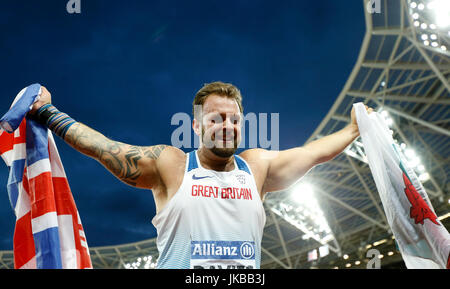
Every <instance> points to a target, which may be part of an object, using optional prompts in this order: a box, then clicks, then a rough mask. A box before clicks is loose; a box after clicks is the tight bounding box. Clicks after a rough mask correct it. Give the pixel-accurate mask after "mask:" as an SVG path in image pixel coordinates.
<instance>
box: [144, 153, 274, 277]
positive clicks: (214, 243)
mask: <svg viewBox="0 0 450 289" xmlns="http://www.w3.org/2000/svg"><path fill="white" fill-rule="evenodd" d="M234 159H235V161H234V166H235V169H234V170H233V171H230V172H217V171H214V170H208V169H205V168H203V167H202V166H201V164H200V161H199V159H198V156H197V151H192V152H190V153H189V154H188V155H187V158H186V170H185V173H184V177H183V182H182V184H181V186H180V188H179V189H178V191H177V192H176V193H175V195H174V196H173V197H172V199H171V200H170V201H169V202H168V203H167V205H166V206H165V207H164V208H163V209H162V210H161V212H159V213H158V214H157V215H156V216H155V217H154V218H153V220H152V223H153V225H154V226H155V227H156V229H157V233H158V237H157V247H158V251H159V259H158V262H157V268H166V269H167V268H170V269H189V268H193V269H195V268H198V269H202V268H204V269H212V268H217V269H228V268H249V269H259V268H260V263H261V239H262V236H263V230H264V225H265V222H266V214H265V211H264V207H263V204H262V201H261V198H260V196H259V192H258V190H257V187H256V183H255V179H254V177H253V175H252V173H251V170H250V167H249V166H248V164H247V163H246V162H245V161H244V160H243V159H242V158H240V157H239V156H237V155H235V156H234Z"/></svg>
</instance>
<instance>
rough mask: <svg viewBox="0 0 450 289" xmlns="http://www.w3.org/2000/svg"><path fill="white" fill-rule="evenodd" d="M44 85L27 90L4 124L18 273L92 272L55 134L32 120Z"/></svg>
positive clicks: (1, 142) (0, 147) (1, 143)
mask: <svg viewBox="0 0 450 289" xmlns="http://www.w3.org/2000/svg"><path fill="white" fill-rule="evenodd" d="M40 91H41V86H40V85H39V84H33V85H30V86H28V87H26V88H24V89H23V90H22V91H21V92H20V93H19V94H18V95H17V97H16V98H15V99H14V102H13V104H12V105H11V108H10V109H9V111H8V112H7V113H6V114H5V115H4V116H3V117H2V118H1V119H0V126H1V128H2V129H0V154H1V156H2V158H3V160H4V161H5V163H6V165H7V166H8V168H9V178H8V184H7V190H8V194H9V200H10V202H11V206H12V208H13V210H14V212H15V215H16V226H15V230H14V239H13V247H14V268H16V269H18V268H19V269H20V268H23V269H32V268H36V269H85V268H92V263H91V259H90V255H89V248H88V245H87V241H86V236H85V234H84V230H83V226H82V224H81V220H80V216H79V214H78V210H77V208H76V205H75V201H74V199H73V197H72V193H71V191H70V187H69V183H68V181H67V178H66V174H65V172H64V168H63V165H62V162H61V159H60V157H59V154H58V151H57V149H56V145H55V141H54V139H53V135H52V133H51V131H50V130H48V129H47V128H46V127H45V126H43V125H41V124H39V123H38V122H36V121H35V120H33V119H30V118H28V117H26V116H27V113H28V111H30V109H31V106H32V105H33V103H34V102H35V101H37V100H38V98H39V94H40Z"/></svg>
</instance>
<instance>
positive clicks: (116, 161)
mask: <svg viewBox="0 0 450 289" xmlns="http://www.w3.org/2000/svg"><path fill="white" fill-rule="evenodd" d="M50 103H51V94H50V92H48V90H47V89H46V88H45V87H42V94H41V96H40V99H39V101H38V102H36V103H35V104H34V105H33V108H32V110H31V111H30V114H31V115H32V116H34V117H35V118H36V119H37V120H38V121H40V122H42V123H43V124H45V125H47V126H48V127H49V128H50V129H51V130H52V131H53V132H54V133H55V134H57V135H58V136H60V137H61V138H63V139H64V141H65V142H66V143H68V144H69V145H70V146H72V147H73V148H74V149H75V150H77V151H79V152H81V153H83V154H85V155H87V156H89V157H91V158H94V159H95V160H97V161H99V162H100V163H101V164H102V165H103V166H104V167H105V168H106V169H108V170H109V171H110V172H111V173H112V174H113V175H114V176H116V177H117V178H118V179H120V180H121V181H123V182H125V183H127V184H129V185H131V186H134V187H138V188H146V189H152V188H154V187H157V186H159V185H160V184H161V182H162V181H161V177H160V175H159V172H158V169H157V167H158V166H157V160H158V158H159V156H160V154H161V153H162V152H163V151H164V149H165V148H167V146H166V145H155V146H145V147H144V146H133V145H129V144H125V143H121V142H118V141H113V140H111V139H109V138H107V137H105V136H104V135H103V134H101V133H99V132H97V131H95V130H93V129H92V128H89V127H88V126H86V125H84V124H82V123H79V122H76V121H75V120H73V119H72V118H70V117H69V116H68V115H67V114H64V113H61V112H60V111H58V110H57V109H56V108H55V107H54V106H52V105H51V104H50Z"/></svg>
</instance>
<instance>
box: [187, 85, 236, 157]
mask: <svg viewBox="0 0 450 289" xmlns="http://www.w3.org/2000/svg"><path fill="white" fill-rule="evenodd" d="M202 113H203V114H202V124H201V126H199V125H200V123H198V122H197V120H194V130H196V133H197V135H199V133H200V131H201V140H202V144H203V146H205V147H206V148H207V149H210V150H211V151H212V152H213V153H214V154H215V155H217V156H219V157H230V156H232V155H233V154H234V153H235V152H236V150H237V147H238V146H239V143H240V142H241V121H242V115H241V112H240V110H239V106H238V104H237V102H236V101H235V100H234V99H232V98H228V97H225V96H219V95H214V94H213V95H210V96H208V97H207V98H206V101H205V103H204V104H203V107H202Z"/></svg>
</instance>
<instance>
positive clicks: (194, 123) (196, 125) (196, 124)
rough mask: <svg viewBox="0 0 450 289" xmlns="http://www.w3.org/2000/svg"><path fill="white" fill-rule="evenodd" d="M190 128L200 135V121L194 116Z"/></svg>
mask: <svg viewBox="0 0 450 289" xmlns="http://www.w3.org/2000/svg"><path fill="white" fill-rule="evenodd" d="M192 129H193V130H194V132H195V134H196V135H198V136H199V137H200V136H201V135H202V132H201V125H200V122H199V121H198V120H197V119H196V118H194V120H193V121H192Z"/></svg>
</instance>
